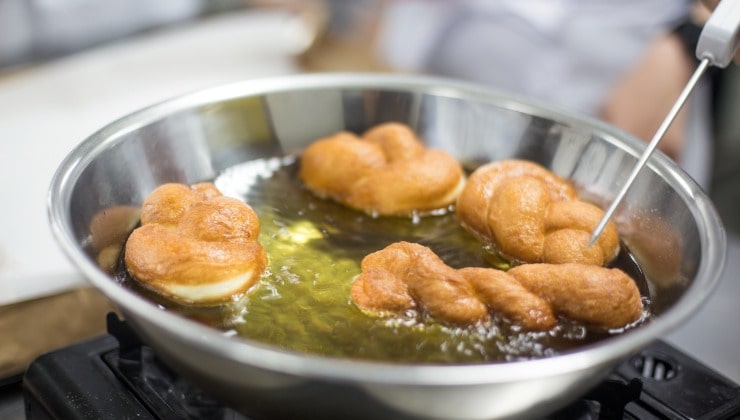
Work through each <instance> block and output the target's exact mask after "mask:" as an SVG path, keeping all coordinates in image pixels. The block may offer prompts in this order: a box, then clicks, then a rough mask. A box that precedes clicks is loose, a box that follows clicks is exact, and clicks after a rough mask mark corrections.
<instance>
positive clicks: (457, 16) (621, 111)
mask: <svg viewBox="0 0 740 420" xmlns="http://www.w3.org/2000/svg"><path fill="white" fill-rule="evenodd" d="M707 1H709V0H707ZM696 7H697V4H696V3H695V2H692V1H689V0H623V1H619V2H614V1H611V0H590V1H580V0H498V1H488V0H460V1H441V0H388V1H386V2H385V4H384V7H383V9H382V11H381V16H380V17H379V24H378V32H377V40H376V49H377V53H378V54H379V56H380V57H381V59H382V60H383V61H385V62H386V63H388V64H389V65H391V66H392V67H393V68H394V69H396V70H400V71H410V72H421V73H427V74H433V75H439V76H445V77H452V78H458V79H464V80H469V81H473V82H477V83H481V84H485V85H488V86H491V87H494V88H497V89H500V90H504V91H509V92H512V93H516V94H520V95H525V96H528V97H532V98H535V99H539V100H543V101H546V102H549V103H552V104H554V105H557V106H560V107H562V108H565V109H569V110H571V111H576V112H579V113H582V114H585V115H589V116H592V117H596V118H600V119H602V120H605V121H607V122H609V123H611V124H613V125H616V126H618V127H620V128H622V129H624V130H625V131H628V132H630V133H632V134H634V135H636V136H637V137H639V138H642V139H644V140H650V139H651V138H652V137H653V135H654V134H655V132H656V131H657V129H658V127H659V126H660V124H661V123H662V122H663V119H664V118H665V116H666V115H667V114H668V112H669V110H670V108H671V107H672V106H673V104H674V102H675V100H676V99H677V98H678V96H679V94H680V92H681V90H682V89H683V88H684V86H685V85H686V83H687V82H688V80H689V78H690V77H691V75H692V73H693V71H694V69H695V67H696V63H697V61H696V58H695V57H694V53H693V49H692V48H695V42H696V39H697V38H698V34H699V32H700V27H699V26H698V25H697V23H698V22H696V21H695V19H696V16H697V13H696V12H697V10H696ZM706 79H708V77H704V78H703V80H701V81H700V83H699V86H697V87H696V88H695V90H694V92H693V93H692V96H691V97H690V99H689V102H688V103H687V105H686V106H684V108H683V109H682V111H681V112H680V113H679V115H678V117H677V118H676V120H675V121H674V122H673V124H672V125H671V127H670V129H669V130H668V132H667V133H666V135H665V137H664V138H663V140H662V141H661V143H660V150H661V151H663V152H664V153H666V154H667V155H668V156H669V157H671V158H672V159H674V160H675V161H676V162H677V163H679V165H680V166H682V167H683V169H684V170H686V172H687V173H689V175H691V176H692V177H693V178H694V179H695V180H696V181H697V183H699V185H701V186H702V187H704V188H707V186H708V185H709V180H710V176H711V163H712V142H711V110H710V104H711V91H710V83H709V81H708V80H706Z"/></svg>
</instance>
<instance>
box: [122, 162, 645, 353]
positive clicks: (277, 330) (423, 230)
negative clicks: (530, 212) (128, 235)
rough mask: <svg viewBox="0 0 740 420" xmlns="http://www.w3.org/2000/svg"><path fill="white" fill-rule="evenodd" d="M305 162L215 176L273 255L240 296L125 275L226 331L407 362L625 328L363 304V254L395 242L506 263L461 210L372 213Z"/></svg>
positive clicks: (452, 261) (555, 344)
mask: <svg viewBox="0 0 740 420" xmlns="http://www.w3.org/2000/svg"><path fill="white" fill-rule="evenodd" d="M297 169H298V163H297V161H296V159H295V158H293V157H286V158H282V159H277V158H273V159H266V160H256V161H250V162H246V163H243V164H240V165H237V166H234V167H232V168H230V169H228V170H226V171H224V172H223V173H222V174H221V175H220V176H219V177H217V178H216V179H215V180H214V183H215V184H216V186H217V187H218V188H219V189H220V190H221V191H222V192H223V193H224V194H225V195H230V196H236V197H239V198H241V199H243V200H244V201H246V202H247V203H248V204H249V205H250V206H252V208H254V210H255V211H256V212H257V214H258V215H259V218H260V223H261V234H260V242H261V243H262V245H263V246H264V247H265V249H266V251H267V253H268V255H269V260H270V263H269V268H268V271H267V272H266V273H265V275H264V276H263V277H262V279H261V280H260V282H259V283H258V284H257V285H255V286H254V287H253V288H252V289H251V290H250V292H249V293H248V294H247V295H246V296H244V297H243V298H242V299H241V300H239V301H238V302H235V303H233V304H229V305H224V306H221V307H216V308H187V307H182V306H179V305H177V304H173V303H171V302H169V301H167V300H165V299H163V298H161V297H158V296H156V295H155V294H153V293H150V292H147V291H146V290H143V288H141V287H139V286H137V283H136V281H135V280H133V279H131V278H124V280H123V281H124V283H125V284H127V285H130V286H131V287H134V288H136V289H137V290H139V291H140V292H141V293H145V294H146V295H147V296H148V297H150V298H151V299H154V300H156V301H157V302H158V303H159V304H160V305H162V306H164V307H166V308H168V309H169V310H174V311H177V312H180V313H181V314H183V315H184V316H187V317H190V318H193V319H196V320H198V321H200V322H203V323H206V324H208V325H212V326H214V327H216V328H220V329H223V330H224V331H225V333H226V334H238V335H240V336H242V337H244V338H247V339H250V340H255V341H259V342H263V343H267V344H270V345H272V346H276V347H279V348H282V349H285V350H292V351H298V352H306V353H312V354H319V355H325V356H337V357H346V358H359V359H369V360H383V361H392V362H399V363H408V362H414V363H435V364H437V363H480V362H501V361H511V360H523V359H531V358H541V357H549V356H553V355H556V354H560V353H563V352H567V351H568V350H570V349H573V348H574V347H578V346H582V345H585V344H588V343H592V342H595V341H598V340H602V339H605V338H608V337H609V336H610V335H612V334H619V333H621V332H617V331H613V332H605V331H593V330H590V329H588V328H586V327H585V326H583V325H578V324H576V323H572V322H569V321H567V320H560V322H559V324H558V326H557V327H555V328H554V329H553V330H551V331H548V332H523V331H519V330H518V328H516V327H515V326H512V325H510V324H509V323H508V322H506V321H505V320H503V319H499V318H497V317H495V316H494V317H493V318H492V320H491V321H490V322H488V323H485V324H479V325H475V326H470V327H466V328H460V327H450V326H446V325H444V324H441V323H439V322H435V321H434V320H427V319H424V318H423V316H422V314H419V313H416V312H409V313H407V314H406V315H405V316H403V317H398V318H375V317H371V316H368V315H366V314H364V313H362V312H361V311H360V310H358V309H357V308H356V307H355V306H354V304H353V303H352V301H351V299H350V288H351V286H352V281H353V280H354V278H355V276H357V275H358V274H359V273H360V261H361V260H362V258H363V257H364V256H366V255H367V254H369V253H371V252H374V251H377V250H379V249H382V248H384V247H385V246H387V245H389V244H391V243H393V242H397V241H401V240H403V241H410V242H417V243H420V244H422V245H425V246H428V247H429V248H431V249H432V250H433V251H434V252H436V253H437V254H438V255H439V256H440V257H441V258H442V260H444V261H445V262H446V263H447V264H448V265H450V266H452V267H455V268H461V267H466V266H481V267H491V266H493V267H497V268H501V269H506V268H508V266H507V264H506V263H505V262H504V261H502V260H500V259H498V258H496V256H495V255H494V254H493V253H492V252H489V251H488V250H486V249H484V247H483V246H482V245H481V243H480V242H479V241H477V240H476V239H475V238H473V237H472V236H471V235H470V234H468V233H467V232H466V231H465V230H463V229H462V228H461V227H460V225H459V224H458V222H457V220H456V218H455V215H454V212H452V211H445V212H440V214H435V215H426V216H422V217H413V218H412V217H408V218H399V217H372V216H371V215H367V214H364V213H362V212H358V211H355V210H351V209H348V208H345V207H343V206H342V205H340V204H337V203H334V202H332V201H328V200H323V199H320V198H317V197H315V196H313V195H312V194H311V193H310V192H309V191H308V190H306V189H305V187H303V185H302V184H301V183H300V181H299V180H298V178H297ZM616 266H618V267H619V268H622V269H623V270H624V271H626V272H627V273H628V274H630V275H631V276H632V277H633V278H635V279H636V280H637V282H638V286H639V287H640V289H641V290H642V291H643V295H645V290H646V288H645V287H644V278H643V276H642V273H641V272H640V270H639V267H638V266H637V265H636V264H635V262H634V260H633V259H632V258H631V256H630V255H629V254H628V253H626V252H623V253H622V255H620V257H619V258H618V261H617V263H616ZM644 302H645V304H646V307H647V308H649V305H648V303H649V302H648V301H647V299H644ZM646 317H647V315H646V316H645V317H644V318H646ZM641 322H644V321H641Z"/></svg>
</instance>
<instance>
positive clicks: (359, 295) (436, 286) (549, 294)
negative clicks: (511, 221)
mask: <svg viewBox="0 0 740 420" xmlns="http://www.w3.org/2000/svg"><path fill="white" fill-rule="evenodd" d="M351 294H352V300H353V302H354V303H355V304H356V305H357V306H358V307H359V308H360V309H362V310H364V311H367V312H370V313H372V314H375V315H384V314H386V313H390V314H399V313H403V312H404V311H406V310H409V309H414V308H419V309H421V310H422V311H424V312H426V313H428V314H429V315H431V316H432V317H434V318H436V319H438V320H441V321H443V322H450V323H453V324H457V325H460V324H462V325H465V324H475V323H477V322H479V321H483V320H486V319H487V318H488V317H489V314H490V313H493V312H495V313H500V314H501V315H503V316H504V317H505V318H507V319H509V320H510V321H512V322H513V323H514V324H517V325H520V326H521V327H522V328H523V329H525V330H533V331H543V330H547V329H550V328H552V327H554V326H555V325H556V324H557V318H556V316H558V315H561V316H564V317H567V318H570V319H572V320H575V321H580V322H583V323H585V324H588V325H593V326H596V327H600V328H607V329H608V328H621V327H625V326H627V325H629V324H631V323H633V322H635V321H636V320H638V319H639V318H640V316H641V314H642V301H641V298H640V292H639V290H638V289H637V286H636V285H635V283H634V281H633V280H632V279H631V278H630V277H629V276H627V275H626V274H625V273H624V272H622V271H621V270H618V269H608V268H604V267H599V266H594V265H586V264H577V263H569V264H528V265H523V266H519V267H515V268H513V269H511V270H509V272H503V271H499V270H495V269H492V268H476V267H469V268H463V269H459V270H455V269H453V268H452V267H449V266H448V265H446V264H445V263H444V262H443V261H442V260H440V259H439V257H438V256H437V255H436V254H434V252H433V251H432V250H430V249H429V248H427V247H424V246H422V245H419V244H414V243H409V242H397V243H394V244H391V245H389V246H387V247H386V248H384V249H382V250H380V251H377V252H374V253H372V254H370V255H368V256H367V257H365V258H364V259H363V261H362V273H361V274H360V275H359V276H358V277H357V279H356V280H355V282H354V284H353V285H352V293H351Z"/></svg>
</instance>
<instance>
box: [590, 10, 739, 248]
mask: <svg viewBox="0 0 740 420" xmlns="http://www.w3.org/2000/svg"><path fill="white" fill-rule="evenodd" d="M738 46H740V0H721V1H720V2H719V4H718V5H717V8H716V9H714V12H712V15H711V16H710V17H709V20H707V22H706V23H705V24H704V28H703V29H702V31H701V35H699V43H698V44H697V46H696V58H698V59H699V60H700V61H699V65H698V66H697V68H696V70H695V71H694V74H693V75H692V76H691V78H690V79H689V81H688V83H687V84H686V87H685V88H684V89H683V91H682V92H681V94H680V95H679V96H678V99H677V100H676V103H675V104H674V105H673V107H672V108H671V110H670V111H669V112H668V115H667V116H666V118H665V120H663V123H662V124H661V125H660V127H658V131H657V132H656V133H655V136H653V139H652V140H650V143H648V146H647V148H646V149H645V151H644V152H643V153H642V156H640V159H639V160H638V161H637V164H636V165H635V168H634V169H633V170H632V173H630V176H629V178H627V182H625V184H624V185H623V186H622V189H621V190H620V191H619V193H618V194H617V195H616V197H614V200H613V201H612V203H611V204H610V205H609V208H607V210H606V212H605V213H604V216H602V218H601V220H600V221H599V224H597V225H596V228H595V229H594V231H593V233H591V238H590V239H589V241H588V246H589V247H590V246H592V245H593V244H594V243H595V242H596V240H597V239H598V238H599V236H600V235H601V233H602V232H603V231H604V228H605V227H606V225H607V223H609V220H610V219H611V218H612V216H613V215H614V212H615V211H616V209H617V206H619V203H620V202H621V201H622V199H623V198H624V196H625V195H626V194H627V190H629V188H630V187H631V186H632V183H633V182H634V181H635V178H637V175H638V174H639V173H640V171H641V170H642V168H643V167H644V166H645V163H647V160H648V158H650V155H651V154H652V153H653V151H654V150H655V148H656V147H657V146H658V143H659V142H660V140H661V139H662V138H663V136H664V135H665V133H666V131H668V127H670V125H671V123H672V122H673V120H674V119H675V118H676V115H677V114H678V111H680V110H681V107H683V105H684V103H685V102H686V99H687V98H688V97H689V95H690V94H691V91H693V90H694V87H695V86H696V84H697V83H698V81H699V79H700V78H701V76H702V75H703V74H704V72H705V71H706V69H707V68H708V67H709V66H710V65H712V66H716V67H721V68H724V67H727V65H728V64H729V63H730V62H731V61H732V59H733V56H734V55H735V51H736V50H737V49H738Z"/></svg>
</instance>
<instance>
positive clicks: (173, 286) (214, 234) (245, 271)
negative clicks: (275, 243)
mask: <svg viewBox="0 0 740 420" xmlns="http://www.w3.org/2000/svg"><path fill="white" fill-rule="evenodd" d="M259 231H260V225H259V219H258V218H257V214H256V213H255V212H254V210H252V208H251V207H249V205H247V204H246V203H244V202H242V201H239V200H237V199H235V198H230V197H225V196H223V195H221V193H220V192H219V191H218V189H216V187H215V186H214V185H213V184H211V183H200V184H195V185H193V186H192V187H188V186H186V185H183V184H175V183H170V184H164V185H162V186H160V187H158V188H156V189H155V190H154V191H152V193H151V194H150V195H149V196H148V197H147V198H146V200H145V201H144V204H143V205H142V210H141V226H140V227H139V228H137V229H135V230H134V231H133V232H132V233H131V235H130V236H129V238H128V240H127V242H126V249H125V262H126V268H127V270H128V271H129V273H130V274H131V275H132V276H133V277H134V278H135V279H137V280H138V281H140V282H141V283H143V284H145V285H146V286H148V287H149V288H151V289H153V290H155V291H157V292H159V293H161V294H163V295H165V296H168V297H170V298H172V299H173V300H176V301H179V302H181V303H185V304H198V305H212V304H219V303H224V302H228V301H230V300H233V299H235V298H237V297H239V296H240V295H242V294H243V293H245V292H246V291H247V290H248V289H249V288H250V287H251V286H252V285H253V284H254V283H255V282H256V281H257V280H258V279H259V277H260V276H261V275H262V273H263V272H264V270H265V268H266V266H267V254H266V253H265V251H264V249H263V248H262V245H261V244H260V243H259V242H258V240H257V239H258V236H259Z"/></svg>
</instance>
